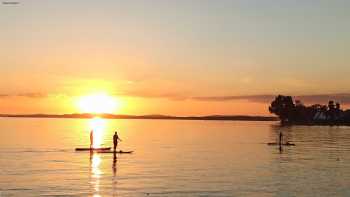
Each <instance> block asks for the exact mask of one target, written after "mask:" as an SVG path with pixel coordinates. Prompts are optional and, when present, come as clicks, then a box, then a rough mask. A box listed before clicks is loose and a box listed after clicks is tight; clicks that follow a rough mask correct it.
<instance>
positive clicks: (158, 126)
mask: <svg viewBox="0 0 350 197" xmlns="http://www.w3.org/2000/svg"><path fill="white" fill-rule="evenodd" d="M91 121H92V122H91ZM94 121H95V122H94ZM99 122H102V123H101V124H103V125H102V126H99V125H98V124H99ZM95 124H97V125H95ZM91 125H94V127H97V128H99V129H101V130H100V131H99V132H98V133H99V134H98V135H99V136H97V139H99V143H100V144H98V145H102V146H112V135H113V133H114V131H115V130H118V133H119V135H120V137H121V138H122V140H123V141H122V142H121V143H120V147H119V148H120V149H122V150H134V151H135V153H134V154H131V155H127V154H125V155H119V156H118V158H117V159H116V160H114V159H113V155H111V154H93V155H90V154H89V153H88V152H75V151H74V148H76V147H88V146H89V143H90V141H89V130H90V129H91ZM277 125H278V124H277V123H276V122H234V121H232V122H231V121H175V120H169V121H168V120H105V121H100V120H98V121H96V120H78V119H8V118H2V119H0V170H1V171H0V196H4V197H5V196H38V195H46V196H53V195H57V196H60V195H68V196H349V195H350V127H316V126H315V127H308V126H293V127H285V128H280V127H278V126H277ZM279 131H283V132H284V133H285V136H286V138H288V140H289V141H292V142H294V143H295V144H296V146H295V147H285V148H284V150H283V152H282V153H280V152H279V150H278V148H277V147H274V146H267V145H266V143H267V142H272V141H275V140H276V138H277V134H278V132H279Z"/></svg>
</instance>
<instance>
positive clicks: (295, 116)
mask: <svg viewBox="0 0 350 197" xmlns="http://www.w3.org/2000/svg"><path fill="white" fill-rule="evenodd" d="M269 111H270V113H272V114H275V115H276V116H278V118H279V119H280V121H281V124H282V125H328V126H333V125H339V126H341V125H344V126H350V109H347V110H343V109H341V106H340V103H339V102H335V101H333V100H330V101H329V102H328V105H321V104H313V105H310V106H306V105H304V104H303V103H302V102H301V101H300V100H295V101H293V98H292V97H291V96H284V95H278V96H277V97H276V98H275V100H274V101H272V102H271V105H270V106H269Z"/></svg>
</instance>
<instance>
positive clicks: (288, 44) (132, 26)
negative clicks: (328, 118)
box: [0, 0, 350, 115]
mask: <svg viewBox="0 0 350 197" xmlns="http://www.w3.org/2000/svg"><path fill="white" fill-rule="evenodd" d="M349 6H350V5H349V3H348V2H344V1H332V3H331V4H329V3H327V2H326V1H325V2H323V1H320V2H293V3H292V2H276V1H272V0H267V1H264V2H263V3H262V1H256V0H253V1H251V2H250V3H248V2H247V1H243V0H242V1H225V0H223V1H220V2H216V1H174V2H173V1H154V3H152V6H150V4H149V2H148V1H143V0H141V1H137V2H134V1H127V2H125V1H107V2H104V3H100V2H97V1H81V0H77V1H74V2H72V1H65V0H62V1H23V2H21V3H20V4H18V5H5V4H3V5H0V26H1V36H0V43H1V47H0V73H1V78H0V113H74V112H81V111H82V110H81V109H79V107H78V106H77V101H76V100H77V99H78V98H80V97H81V96H86V95H91V94H95V93H96V92H105V93H106V94H108V95H111V96H113V97H114V98H115V99H117V100H119V101H120V103H121V104H120V106H119V108H117V109H116V110H114V111H115V113H123V114H169V115H204V114H252V115H253V114H254V115H255V114H256V115H261V114H269V113H268V111H267V107H268V103H269V100H268V99H266V97H265V96H264V95H277V94H287V95H314V96H315V97H313V99H314V100H315V101H317V102H318V101H319V100H320V101H321V102H322V103H325V102H327V99H328V97H327V99H325V98H324V97H322V98H323V99H317V98H316V97H317V95H320V94H323V95H324V94H326V95H330V96H332V95H335V94H339V93H342V94H346V93H348V92H350V89H349V86H348V84H349V83H350V79H349V77H348V74H349V73H350V67H349V62H350V61H349V56H348V54H347V53H346V52H347V51H350V39H349V36H348V35H349V33H350V28H349V25H348V21H349V20H350V15H349V12H348V10H347V9H345V8H347V7H349ZM250 96H256V97H257V98H255V97H254V98H251V97H250ZM268 98H269V99H271V96H270V97H268ZM337 98H338V97H337ZM339 98H340V101H341V102H344V103H345V104H348V103H349V100H350V99H349V98H350V96H349V95H346V96H345V97H344V96H342V97H339ZM311 100H312V99H311ZM310 102H311V103H312V101H310Z"/></svg>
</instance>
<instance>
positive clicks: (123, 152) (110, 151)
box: [96, 150, 134, 154]
mask: <svg viewBox="0 0 350 197" xmlns="http://www.w3.org/2000/svg"><path fill="white" fill-rule="evenodd" d="M96 152H97V153H116V154H131V153H133V152H134V151H122V150H119V151H112V150H98V151H96Z"/></svg>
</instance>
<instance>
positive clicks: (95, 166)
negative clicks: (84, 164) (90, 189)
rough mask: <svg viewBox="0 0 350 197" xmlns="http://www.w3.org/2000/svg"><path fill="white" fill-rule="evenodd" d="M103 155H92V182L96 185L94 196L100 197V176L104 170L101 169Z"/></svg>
mask: <svg viewBox="0 0 350 197" xmlns="http://www.w3.org/2000/svg"><path fill="white" fill-rule="evenodd" d="M100 164H101V157H100V156H99V155H97V154H93V155H92V157H91V170H92V174H91V175H92V178H93V180H92V181H91V183H92V184H93V186H94V190H95V194H94V195H93V196H94V197H95V196H96V197H100V195H99V194H98V193H99V192H100V178H101V175H102V171H101V169H100Z"/></svg>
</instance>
